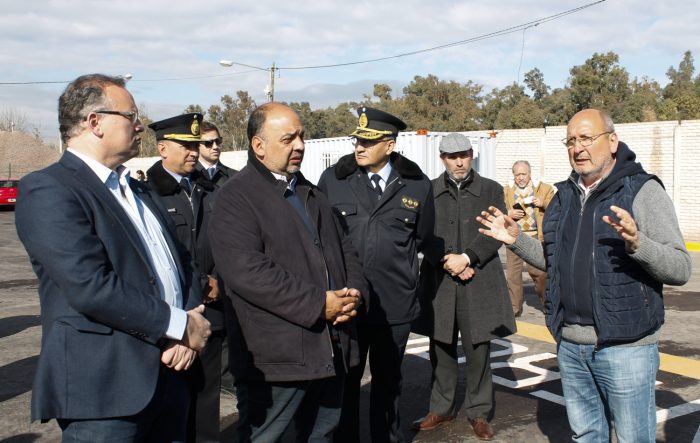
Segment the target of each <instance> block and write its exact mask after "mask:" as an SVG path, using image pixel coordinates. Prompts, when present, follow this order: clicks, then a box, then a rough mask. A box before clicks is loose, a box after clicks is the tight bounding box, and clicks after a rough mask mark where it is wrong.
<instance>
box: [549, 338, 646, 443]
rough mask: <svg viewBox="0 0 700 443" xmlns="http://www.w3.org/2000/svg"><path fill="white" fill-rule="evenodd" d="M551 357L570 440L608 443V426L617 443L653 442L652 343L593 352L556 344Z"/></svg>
mask: <svg viewBox="0 0 700 443" xmlns="http://www.w3.org/2000/svg"><path fill="white" fill-rule="evenodd" d="M557 354H558V355H557V359H558V361H559V370H560V371H561V382H562V387H563V388H564V400H565V401H566V413H567V415H568V417H569V425H570V426H571V430H572V431H573V433H574V436H573V440H574V441H577V442H591V443H593V442H595V443H598V442H609V441H610V425H611V422H612V423H614V427H615V433H616V435H617V440H618V442H620V443H645V442H650V443H653V442H655V441H656V398H655V390H654V387H655V382H656V371H657V370H658V369H659V349H658V346H657V344H656V343H654V344H650V345H642V346H607V347H602V348H599V349H595V346H594V345H580V344H576V343H572V342H568V341H566V340H562V341H561V343H559V346H558V353H557Z"/></svg>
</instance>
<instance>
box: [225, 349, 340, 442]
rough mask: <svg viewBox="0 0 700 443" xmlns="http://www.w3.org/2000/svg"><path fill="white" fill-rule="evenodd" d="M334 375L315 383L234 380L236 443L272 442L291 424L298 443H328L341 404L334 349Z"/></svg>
mask: <svg viewBox="0 0 700 443" xmlns="http://www.w3.org/2000/svg"><path fill="white" fill-rule="evenodd" d="M334 348H335V349H334V362H335V369H336V375H335V376H334V377H329V378H323V379H319V380H308V381H298V382H265V381H261V380H245V379H236V394H237V396H238V406H239V419H238V424H237V428H236V432H237V434H238V435H237V437H238V440H237V441H239V442H261V443H262V442H265V443H267V442H276V441H278V440H279V439H280V437H282V435H283V434H284V433H285V430H286V429H287V427H288V426H289V425H290V424H291V423H292V422H293V423H294V426H295V434H296V439H297V441H299V442H312V443H317V442H318V443H320V442H331V441H332V439H333V432H334V431H335V429H336V427H337V426H338V421H339V420H340V408H341V406H342V404H343V386H344V384H345V371H344V369H343V362H342V351H341V350H340V348H338V347H337V346H334Z"/></svg>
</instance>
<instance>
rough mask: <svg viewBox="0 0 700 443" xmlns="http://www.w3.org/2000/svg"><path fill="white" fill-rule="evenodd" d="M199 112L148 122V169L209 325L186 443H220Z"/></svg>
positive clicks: (219, 309) (208, 200) (207, 190)
mask: <svg viewBox="0 0 700 443" xmlns="http://www.w3.org/2000/svg"><path fill="white" fill-rule="evenodd" d="M201 121H202V115H201V114H198V113H193V114H184V115H178V116H176V117H172V118H168V119H165V120H161V121H158V122H154V123H151V124H150V125H149V128H151V129H152V130H154V131H155V133H156V140H157V147H158V153H159V154H160V156H161V160H160V161H158V162H156V163H155V164H154V165H153V166H152V167H151V168H150V169H149V170H148V179H149V181H148V185H149V186H150V187H151V189H153V190H154V191H155V192H157V193H158V195H160V197H161V198H162V199H163V201H164V202H165V205H166V207H167V210H168V214H170V217H171V218H172V219H173V221H174V222H175V226H176V233H177V238H178V240H179V241H180V243H182V245H183V246H184V247H185V248H186V249H187V250H188V251H189V252H190V254H192V256H193V257H194V258H195V260H196V261H197V267H198V269H199V274H200V281H201V283H202V288H203V299H202V302H203V303H204V304H205V305H206V310H205V317H206V318H207V320H209V322H210V323H211V329H212V334H211V337H210V339H209V343H208V346H207V347H206V348H205V350H204V351H202V352H201V353H200V354H199V359H198V360H197V361H196V362H195V364H194V365H193V366H192V368H191V369H190V371H189V373H188V375H189V381H190V385H191V388H192V395H193V397H192V400H193V401H192V402H191V405H190V412H189V423H188V441H195V440H196V441H198V442H214V441H219V399H220V390H221V347H222V343H223V338H224V331H223V324H224V321H223V311H224V307H223V304H222V302H221V300H219V288H218V283H217V280H216V278H215V277H214V276H213V274H214V260H213V259H212V256H211V250H210V248H209V240H208V237H207V227H208V224H209V218H210V215H211V208H212V204H213V194H212V192H213V191H214V189H215V186H214V184H213V183H211V182H210V181H209V180H207V179H206V178H205V177H204V176H203V175H202V174H201V173H200V172H199V171H197V170H196V169H195V165H196V164H197V157H198V155H199V154H198V152H199V143H200V123H201Z"/></svg>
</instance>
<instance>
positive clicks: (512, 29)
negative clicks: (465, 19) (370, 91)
mask: <svg viewBox="0 0 700 443" xmlns="http://www.w3.org/2000/svg"><path fill="white" fill-rule="evenodd" d="M604 1H606V0H598V1H595V2H593V3H588V4H586V5H583V6H579V7H577V8H573V9H569V10H568V11H564V12H560V13H558V14H554V15H550V16H549V17H544V18H541V19H538V20H533V21H531V22H527V23H523V24H521V25H517V26H512V27H510V28H506V29H502V30H500V31H494V32H490V33H488V34H482V35H479V36H476V37H471V38H468V39H466V40H460V41H456V42H452V43H446V44H444V45H440V46H434V47H432V48H426V49H419V50H416V51H410V52H404V53H402V54H396V55H390V56H387V57H379V58H373V59H369V60H360V61H353V62H346V63H336V64H329V65H315V66H294V67H289V66H282V67H278V68H277V69H278V70H282V69H286V70H301V69H322V68H336V67H340V66H350V65H360V64H364V63H374V62H380V61H385V60H391V59H395V58H401V57H408V56H411V55H417V54H423V53H425V52H431V51H438V50H441V49H446V48H452V47H454V46H461V45H466V44H469V43H474V42H477V41H481V40H486V39H490V38H494V37H500V36H503V35H507V34H511V33H514V32H518V31H521V30H525V29H527V28H530V27H533V26H537V25H539V24H542V23H547V22H550V21H552V20H556V19H559V18H561V17H564V16H567V15H571V14H575V13H577V12H579V11H582V10H584V9H587V8H590V7H592V6H595V5H597V4H599V3H603V2H604Z"/></svg>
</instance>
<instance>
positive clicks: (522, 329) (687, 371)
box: [516, 321, 700, 380]
mask: <svg viewBox="0 0 700 443" xmlns="http://www.w3.org/2000/svg"><path fill="white" fill-rule="evenodd" d="M516 323H517V325H518V335H522V336H523V337H527V338H531V339H533V340H539V341H543V342H546V343H555V341H554V338H552V335H551V334H550V333H549V330H548V329H547V328H546V327H545V326H542V325H535V324H532V323H526V322H524V321H516ZM659 357H660V360H661V361H660V366H659V370H661V371H664V372H670V373H672V374H677V375H683V376H685V377H690V378H694V379H696V380H700V361H699V360H695V359H692V358H687V357H679V356H677V355H671V354H665V353H663V352H660V353H659Z"/></svg>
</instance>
